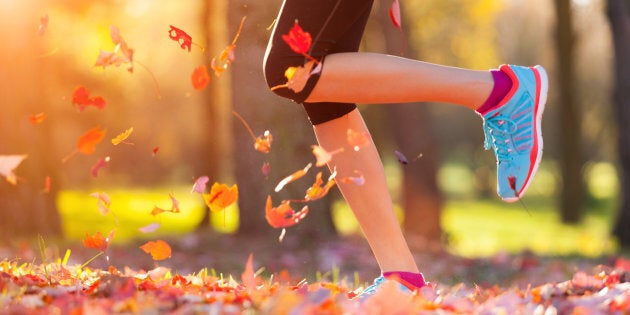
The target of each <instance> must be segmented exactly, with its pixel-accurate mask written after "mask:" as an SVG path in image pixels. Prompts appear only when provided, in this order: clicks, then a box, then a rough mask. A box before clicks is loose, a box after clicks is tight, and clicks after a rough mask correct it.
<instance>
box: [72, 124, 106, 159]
mask: <svg viewBox="0 0 630 315" xmlns="http://www.w3.org/2000/svg"><path fill="white" fill-rule="evenodd" d="M98 128H99V127H94V128H92V129H90V130H88V131H87V132H86V133H84V134H83V135H82V136H81V137H80V138H79V141H77V149H78V150H79V152H81V153H83V154H87V155H89V154H92V153H94V151H95V150H96V145H97V144H99V143H100V142H101V141H102V140H103V138H105V133H106V132H107V130H106V129H103V130H102V131H101V130H98Z"/></svg>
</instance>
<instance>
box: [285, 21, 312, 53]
mask: <svg viewBox="0 0 630 315" xmlns="http://www.w3.org/2000/svg"><path fill="white" fill-rule="evenodd" d="M282 40H284V42H285V43H287V45H289V47H291V50H293V51H294V52H296V53H298V54H307V53H308V52H309V50H310V49H311V44H312V42H313V39H312V38H311V34H310V33H309V32H305V31H304V30H303V29H302V27H301V26H300V24H299V23H298V21H297V20H295V24H293V27H292V28H291V30H289V33H288V34H284V35H282Z"/></svg>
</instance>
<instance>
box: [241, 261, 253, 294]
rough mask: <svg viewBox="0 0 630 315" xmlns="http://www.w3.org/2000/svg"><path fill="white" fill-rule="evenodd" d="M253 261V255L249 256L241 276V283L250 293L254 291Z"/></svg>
mask: <svg viewBox="0 0 630 315" xmlns="http://www.w3.org/2000/svg"><path fill="white" fill-rule="evenodd" d="M253 259H254V254H249V258H247V264H246V265H245V271H243V273H242V274H241V281H242V282H243V285H244V286H245V289H247V290H250V291H253V290H256V274H255V273H254V264H253Z"/></svg>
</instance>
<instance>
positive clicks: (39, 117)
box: [28, 113, 46, 125]
mask: <svg viewBox="0 0 630 315" xmlns="http://www.w3.org/2000/svg"><path fill="white" fill-rule="evenodd" d="M44 119H46V113H39V114H33V115H30V116H28V121H29V122H31V124H32V125H36V124H39V123H42V122H43V121H44Z"/></svg>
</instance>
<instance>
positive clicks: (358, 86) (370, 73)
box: [306, 52, 494, 109]
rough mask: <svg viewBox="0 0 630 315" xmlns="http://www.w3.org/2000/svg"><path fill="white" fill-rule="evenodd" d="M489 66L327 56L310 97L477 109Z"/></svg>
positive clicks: (486, 89) (489, 82)
mask: <svg viewBox="0 0 630 315" xmlns="http://www.w3.org/2000/svg"><path fill="white" fill-rule="evenodd" d="M493 87H494V79H493V77H492V74H491V73H490V72H489V71H477V70H468V69H461V68H454V67H448V66H442V65H436V64H431V63H426V62H422V61H417V60H412V59H406V58H402V57H396V56H391V55H384V54H376V53H364V52H356V53H353V52H351V53H337V54H331V55H328V56H327V57H326V63H325V66H324V67H323V70H322V73H321V75H320V79H319V81H318V83H317V85H316V86H315V87H314V89H313V91H312V92H311V93H310V95H309V96H308V98H307V99H306V101H307V102H330V101H335V102H355V103H363V104H370V103H380V104H382V103H405V102H418V101H422V102H444V103H452V104H459V105H463V106H467V107H469V108H471V109H477V108H478V107H479V106H481V105H482V104H483V102H484V101H485V100H486V99H487V98H488V96H489V95H490V92H491V91H492V88H493Z"/></svg>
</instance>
